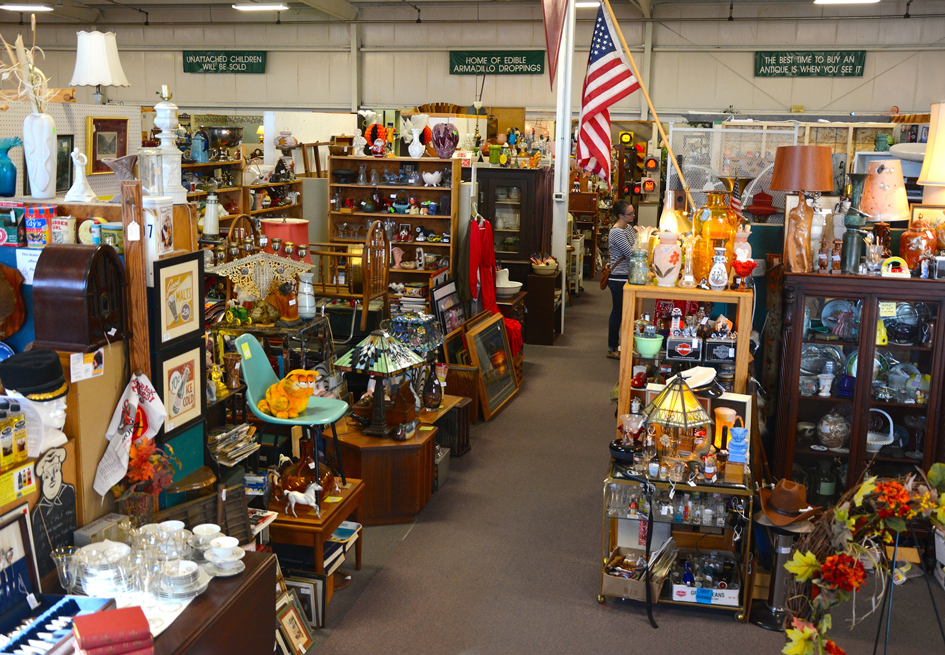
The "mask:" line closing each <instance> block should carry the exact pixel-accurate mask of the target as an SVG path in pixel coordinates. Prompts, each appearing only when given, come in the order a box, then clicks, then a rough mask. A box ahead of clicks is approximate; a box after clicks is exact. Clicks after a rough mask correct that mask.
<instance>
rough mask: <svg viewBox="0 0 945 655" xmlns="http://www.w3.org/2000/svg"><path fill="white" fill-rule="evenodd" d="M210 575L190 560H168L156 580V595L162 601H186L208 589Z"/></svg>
mask: <svg viewBox="0 0 945 655" xmlns="http://www.w3.org/2000/svg"><path fill="white" fill-rule="evenodd" d="M208 584H210V576H209V575H207V574H206V573H205V572H204V571H203V570H202V569H201V568H200V567H199V566H197V564H196V563H194V562H191V561H189V560H180V561H176V562H166V563H165V565H164V568H163V570H162V571H161V575H160V576H159V577H158V579H157V581H156V585H155V587H156V590H155V594H154V595H155V596H156V597H157V599H158V600H160V601H172V600H177V601H185V600H190V599H191V598H196V597H197V596H199V595H200V594H202V593H203V592H204V591H206V590H207V585H208Z"/></svg>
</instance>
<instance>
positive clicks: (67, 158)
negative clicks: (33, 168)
mask: <svg viewBox="0 0 945 655" xmlns="http://www.w3.org/2000/svg"><path fill="white" fill-rule="evenodd" d="M74 143H75V136H73V135H72V134H57V135H56V193H57V194H63V193H67V192H68V191H69V189H71V188H72V181H73V178H74V176H75V167H74V165H73V162H72V148H73V144H74ZM28 164H29V162H28V161H27V160H26V158H25V157H24V158H23V195H25V196H28V195H30V174H29V169H28V168H27V165H28Z"/></svg>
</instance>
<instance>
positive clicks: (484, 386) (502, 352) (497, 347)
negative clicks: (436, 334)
mask: <svg viewBox="0 0 945 655" xmlns="http://www.w3.org/2000/svg"><path fill="white" fill-rule="evenodd" d="M466 343H467V344H468V346H469V359H470V361H471V363H472V365H473V366H475V367H476V368H478V369H479V398H480V402H481V403H482V413H483V416H485V417H486V420H487V421H488V420H489V419H491V418H492V416H493V415H494V414H495V413H496V412H498V411H499V410H500V409H502V407H503V406H504V405H505V403H507V402H508V401H509V400H510V399H511V398H512V396H514V395H515V394H516V393H518V380H517V379H516V378H515V372H514V371H513V368H514V367H513V366H512V351H511V349H510V348H509V339H508V336H507V335H506V334H505V317H504V316H502V315H501V314H497V315H495V316H493V317H492V318H490V319H488V320H485V321H482V322H481V323H480V324H479V325H477V326H476V327H474V328H469V329H468V331H467V332H466Z"/></svg>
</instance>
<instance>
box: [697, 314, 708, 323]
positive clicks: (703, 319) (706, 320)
mask: <svg viewBox="0 0 945 655" xmlns="http://www.w3.org/2000/svg"><path fill="white" fill-rule="evenodd" d="M708 322H709V317H708V316H703V317H702V320H701V321H699V325H705V324H706V323H708Z"/></svg>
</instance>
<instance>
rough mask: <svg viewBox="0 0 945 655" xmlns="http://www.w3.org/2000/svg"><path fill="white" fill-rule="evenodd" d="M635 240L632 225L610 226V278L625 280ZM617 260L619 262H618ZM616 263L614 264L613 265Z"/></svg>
mask: <svg viewBox="0 0 945 655" xmlns="http://www.w3.org/2000/svg"><path fill="white" fill-rule="evenodd" d="M636 242H637V233H636V230H634V229H633V227H627V228H625V229H621V228H619V227H616V226H615V227H612V228H610V240H609V244H610V245H609V247H610V266H611V269H610V278H609V279H611V280H618V281H621V282H626V280H627V274H628V273H629V272H630V252H631V251H632V250H633V246H634V244H635V243H636ZM618 260H619V261H620V263H619V264H618V263H617V262H618ZM615 264H616V266H615Z"/></svg>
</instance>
